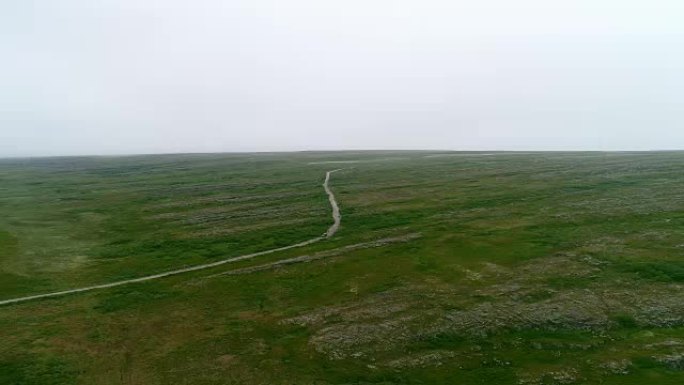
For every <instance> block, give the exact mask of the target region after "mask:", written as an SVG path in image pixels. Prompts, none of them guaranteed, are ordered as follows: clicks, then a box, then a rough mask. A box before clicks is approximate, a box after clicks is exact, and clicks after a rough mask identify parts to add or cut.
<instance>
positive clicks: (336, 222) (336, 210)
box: [323, 168, 342, 238]
mask: <svg viewBox="0 0 684 385" xmlns="http://www.w3.org/2000/svg"><path fill="white" fill-rule="evenodd" d="M340 170H342V169H341V168H339V169H337V170H332V171H328V172H326V173H325V182H324V183H323V188H324V189H325V193H326V194H328V199H329V200H330V207H332V217H333V224H332V226H330V228H329V229H328V231H327V232H326V233H325V237H326V238H330V237H332V236H333V235H335V233H336V232H337V230H338V229H339V228H340V223H341V222H342V214H340V207H339V206H338V205H337V200H335V194H333V192H332V190H330V185H329V184H330V175H331V174H332V173H334V172H338V171H340Z"/></svg>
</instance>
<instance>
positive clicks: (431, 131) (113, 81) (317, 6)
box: [0, 0, 684, 157]
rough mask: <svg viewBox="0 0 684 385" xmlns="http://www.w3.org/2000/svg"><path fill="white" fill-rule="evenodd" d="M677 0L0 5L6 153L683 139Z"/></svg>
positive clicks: (0, 138) (40, 1)
mask: <svg viewBox="0 0 684 385" xmlns="http://www.w3.org/2000/svg"><path fill="white" fill-rule="evenodd" d="M683 21H684V2H682V1H681V0H671V1H665V0H639V1H636V0H573V1H559V0H557V1H554V0H517V1H510V0H477V1H475V0H469V1H460V0H344V1H342V0H287V1H282V0H192V1H189V0H188V1H181V0H159V1H152V0H60V1H54V0H3V1H1V2H0V59H1V60H0V157H13V156H52V155H82V154H103V155H109V154H136V153H177V152H233V151H299V150H338V149H438V150H522V151H524V150H655V149H684V99H683V98H682V95H684V50H682V47H684V22H683Z"/></svg>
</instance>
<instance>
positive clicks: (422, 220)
mask: <svg viewBox="0 0 684 385" xmlns="http://www.w3.org/2000/svg"><path fill="white" fill-rule="evenodd" d="M430 155H434V153H427V152H334V153H325V152H320V153H319V152H312V153H296V154H208V155H163V156H135V157H82V158H45V159H13V160H10V159H6V160H0V214H2V215H0V299H6V298H13V297H17V296H22V295H31V294H38V293H43V292H49V291H53V290H61V289H68V288H73V287H79V286H86V285H91V284H98V283H106V282H110V281H113V280H117V279H124V278H129V277H139V276H143V275H148V274H153V273H157V272H162V271H166V270H171V269H175V268H179V267H183V266H189V265H193V264H200V263H206V262H210V261H215V260H220V259H223V258H227V257H231V256H238V255H243V254H247V253H251V252H255V251H261V250H266V249H270V248H274V247H279V246H284V245H288V244H293V243H297V242H301V241H303V240H306V239H309V238H312V237H315V236H319V235H320V234H322V233H323V232H324V231H325V230H326V229H327V227H328V226H329V225H330V223H331V218H330V207H329V205H328V202H327V197H326V196H325V194H324V192H323V189H322V187H321V183H322V182H323V177H324V173H325V171H326V170H329V169H335V168H340V167H344V170H343V171H341V172H338V173H336V174H334V176H333V179H332V182H331V186H332V188H333V190H334V192H335V194H336V196H337V198H338V201H339V203H340V207H341V210H342V214H343V221H342V227H341V229H340V231H339V232H338V234H337V235H336V236H335V237H333V238H331V239H329V240H325V241H323V242H320V243H317V244H313V245H310V246H307V247H304V248H300V249H294V250H288V251H283V252H279V253H275V254H271V255H266V256H262V257H258V258H255V259H254V260H249V261H241V262H237V263H234V264H229V265H224V266H221V267H219V268H214V269H210V270H206V271H199V272H193V273H188V274H184V275H179V276H174V277H168V278H165V279H161V280H157V281H150V282H145V283H139V284H132V285H127V286H121V287H117V288H112V289H108V290H101V291H96V292H89V293H82V294H76V295H71V296H65V297H61V298H53V299H48V300H41V301H35V302H28V303H24V304H18V305H12V306H5V307H0V340H1V341H3V343H2V344H0V383H2V384H22V385H23V384H88V385H90V384H450V383H454V384H465V385H467V384H565V383H576V384H596V383H603V384H642V383H650V384H680V383H682V381H684V371H682V370H680V369H679V368H680V367H684V358H682V360H681V363H680V362H679V361H677V360H678V359H677V357H679V356H684V308H682V306H681V304H682V303H684V291H683V289H684V287H682V281H683V280H684V278H683V277H684V267H683V265H682V255H683V254H682V253H684V231H682V230H683V227H684V214H682V213H684V210H683V209H684V199H682V198H681V186H682V185H684V174H682V173H681V170H682V167H683V166H684V153H678V152H656V153H592V152H586V153H533V154H515V153H497V154H495V155H490V156H473V155H472V154H470V155H468V156H462V155H454V156H444V157H433V156H430ZM348 161H358V162H354V163H349V162H348ZM335 162H342V163H335ZM407 234H418V235H420V237H418V238H415V239H413V240H410V241H406V242H395V243H390V244H386V245H383V246H379V247H373V248H361V249H356V250H353V251H345V252H343V253H342V254H340V255H337V256H333V257H329V258H325V259H320V260H316V261H312V262H309V263H300V264H294V265H289V266H285V267H279V268H276V269H269V270H263V271H259V272H254V273H249V274H240V275H218V276H216V274H218V273H221V272H224V271H226V270H231V269H238V268H243V267H249V266H255V265H260V264H265V263H269V262H272V261H277V260H280V259H284V258H289V257H294V256H299V255H311V254H313V253H316V252H318V251H324V250H332V249H336V248H340V247H344V246H347V245H352V244H357V243H361V242H368V241H374V240H378V239H382V238H387V237H396V236H402V235H407ZM680 364H683V365H680Z"/></svg>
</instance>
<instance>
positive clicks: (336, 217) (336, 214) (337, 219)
mask: <svg viewBox="0 0 684 385" xmlns="http://www.w3.org/2000/svg"><path fill="white" fill-rule="evenodd" d="M340 170H341V169H337V170H332V171H328V172H326V173H325V182H323V188H324V189H325V192H326V194H328V199H329V200H330V206H331V207H332V217H333V224H332V226H330V228H329V229H328V231H326V232H325V233H324V234H323V235H322V236H320V237H316V238H311V239H309V240H307V241H304V242H300V243H295V244H294V245H289V246H284V247H279V248H277V249H270V250H265V251H259V252H257V253H252V254H246V255H241V256H238V257H232V258H228V259H223V260H221V261H216V262H212V263H206V264H203V265H196V266H191V267H186V268H183V269H178V270H172V271H167V272H164V273H159V274H154V275H147V276H144V277H140V278H133V279H126V280H123V281H116V282H110V283H105V284H102V285H94V286H86V287H81V288H78V289H70V290H63V291H55V292H52V293H45V294H36V295H30V296H27V297H19V298H11V299H5V300H0V306H2V305H10V304H15V303H19V302H26V301H32V300H36V299H42V298H52V297H59V296H63V295H67V294H76V293H82V292H86V291H93V290H98V289H107V288H110V287H117V286H123V285H128V284H130V283H138V282H145V281H151V280H153V279H159V278H164V277H170V276H172V275H179V274H183V273H189V272H191V271H198V270H204V269H210V268H212V267H216V266H221V265H224V264H226V263H231V262H237V261H244V260H245V259H250V258H254V257H258V256H261V255H266V254H273V253H277V252H279V251H285V250H289V249H294V248H297V247H303V246H307V245H310V244H312V243H316V242H319V241H322V240H323V239H327V238H330V237H332V236H333V235H335V233H336V232H337V230H338V229H339V228H340V223H341V221H342V215H341V214H340V208H339V206H338V205H337V200H336V199H335V194H333V192H332V190H331V189H330V175H331V174H332V173H334V172H337V171H340Z"/></svg>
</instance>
